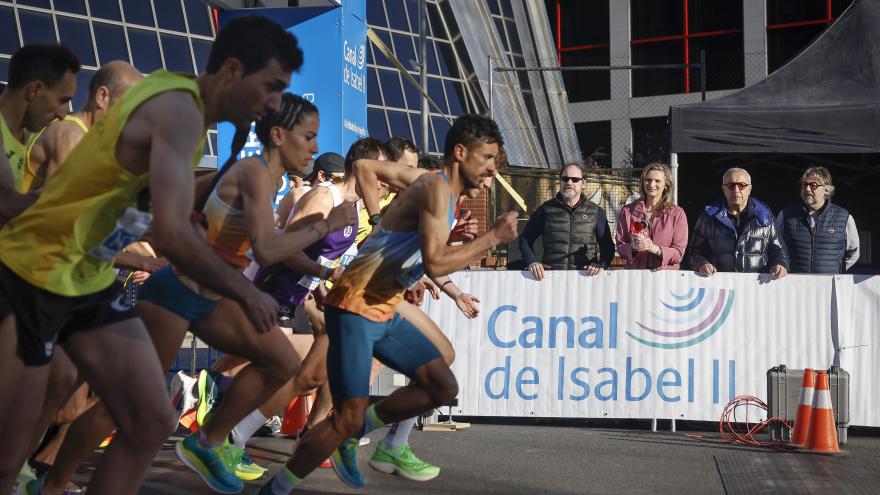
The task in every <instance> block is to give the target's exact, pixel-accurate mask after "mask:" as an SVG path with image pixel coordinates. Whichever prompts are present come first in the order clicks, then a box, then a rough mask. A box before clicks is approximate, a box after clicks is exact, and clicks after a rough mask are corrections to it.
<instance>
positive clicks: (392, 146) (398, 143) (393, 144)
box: [385, 136, 419, 162]
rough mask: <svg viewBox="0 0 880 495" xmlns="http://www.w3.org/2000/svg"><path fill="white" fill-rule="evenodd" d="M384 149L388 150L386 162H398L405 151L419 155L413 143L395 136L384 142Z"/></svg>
mask: <svg viewBox="0 0 880 495" xmlns="http://www.w3.org/2000/svg"><path fill="white" fill-rule="evenodd" d="M385 147H386V148H387V149H388V160H389V161H392V162H396V161H398V160H400V159H401V158H402V157H403V154H404V153H406V152H407V151H409V152H410V153H415V154H417V155H418V154H419V148H418V147H416V145H415V143H413V142H412V141H410V140H409V139H407V138H405V137H398V136H395V137H393V138H391V139H389V140H388V141H385Z"/></svg>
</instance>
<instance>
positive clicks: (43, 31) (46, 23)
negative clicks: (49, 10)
mask: <svg viewBox="0 0 880 495" xmlns="http://www.w3.org/2000/svg"><path fill="white" fill-rule="evenodd" d="M18 21H19V22H20V23H21V35H22V37H23V38H24V44H25V45H27V44H30V43H54V42H55V41H56V40H55V26H53V25H52V16H51V15H49V14H43V13H40V12H33V11H29V10H23V9H19V11H18Z"/></svg>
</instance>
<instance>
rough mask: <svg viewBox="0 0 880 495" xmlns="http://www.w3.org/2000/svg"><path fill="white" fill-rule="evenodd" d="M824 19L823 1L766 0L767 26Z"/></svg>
mask: <svg viewBox="0 0 880 495" xmlns="http://www.w3.org/2000/svg"><path fill="white" fill-rule="evenodd" d="M824 18H825V0H767V24H782V23H787V22H798V21H812V20H817V19H824Z"/></svg>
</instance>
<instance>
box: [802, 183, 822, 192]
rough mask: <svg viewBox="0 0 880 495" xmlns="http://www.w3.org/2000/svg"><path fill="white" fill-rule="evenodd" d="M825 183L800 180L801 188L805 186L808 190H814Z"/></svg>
mask: <svg viewBox="0 0 880 495" xmlns="http://www.w3.org/2000/svg"><path fill="white" fill-rule="evenodd" d="M824 185H825V184H819V183H818V182H801V189H805V188H807V187H809V188H810V191H815V190H816V189H818V188H820V187H822V186H824Z"/></svg>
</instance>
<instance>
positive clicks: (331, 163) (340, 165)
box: [306, 151, 345, 182]
mask: <svg viewBox="0 0 880 495" xmlns="http://www.w3.org/2000/svg"><path fill="white" fill-rule="evenodd" d="M322 170H323V171H324V173H325V174H327V175H330V174H342V173H345V158H343V157H342V155H340V154H339V153H333V152H332V151H329V152H327V153H324V154H322V155H321V156H319V157H318V158H316V159H315V162H314V167H313V169H312V172H311V173H310V174H308V177H306V180H308V181H312V182H314V180H315V179H316V178H317V177H318V172H319V171H322Z"/></svg>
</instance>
